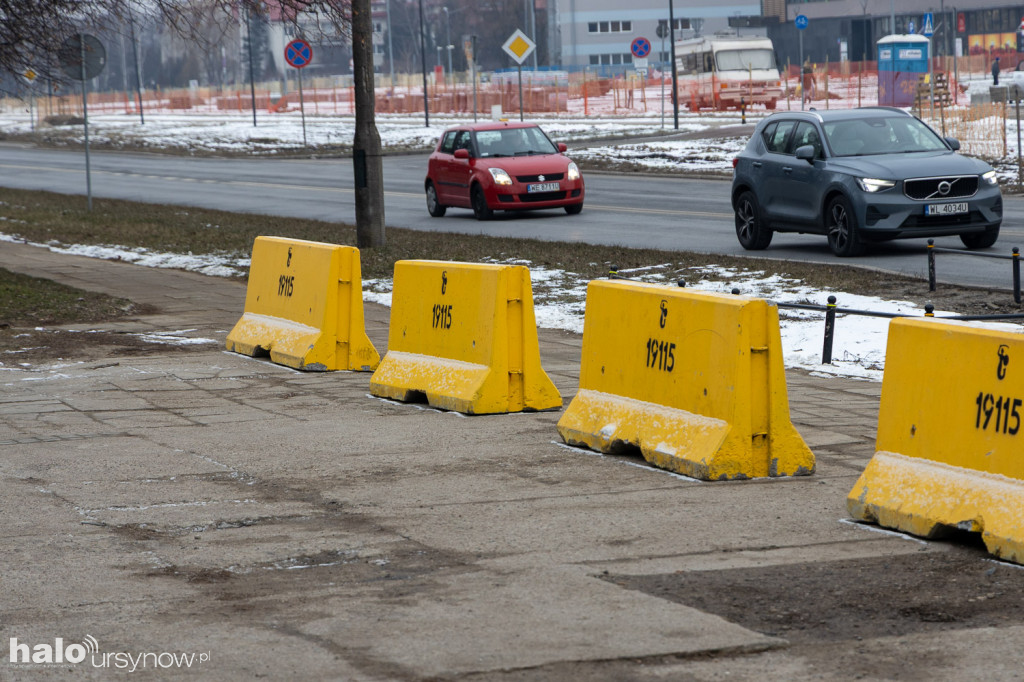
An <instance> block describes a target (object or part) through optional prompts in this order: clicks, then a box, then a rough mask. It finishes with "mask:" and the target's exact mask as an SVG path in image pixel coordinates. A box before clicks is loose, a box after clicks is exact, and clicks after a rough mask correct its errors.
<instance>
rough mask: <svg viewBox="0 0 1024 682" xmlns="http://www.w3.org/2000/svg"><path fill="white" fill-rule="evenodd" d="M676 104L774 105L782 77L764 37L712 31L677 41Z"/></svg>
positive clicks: (720, 106) (702, 106) (714, 106)
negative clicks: (710, 33) (704, 34)
mask: <svg viewBox="0 0 1024 682" xmlns="http://www.w3.org/2000/svg"><path fill="white" fill-rule="evenodd" d="M676 75H677V77H678V79H679V104H680V106H689V107H690V110H691V111H697V110H699V109H705V108H712V109H719V110H724V109H738V108H739V107H740V104H741V103H743V104H745V105H746V106H748V107H749V106H750V105H752V104H763V105H764V106H765V107H766V108H768V109H774V108H775V105H776V103H777V102H778V101H779V99H781V98H782V79H781V76H780V75H779V67H778V66H777V65H776V63H775V46H774V45H772V41H771V40H770V39H769V38H763V37H757V36H750V37H738V36H727V37H721V36H711V37H702V38H689V39H686V40H677V41H676Z"/></svg>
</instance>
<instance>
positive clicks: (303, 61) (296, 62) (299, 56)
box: [284, 38, 313, 69]
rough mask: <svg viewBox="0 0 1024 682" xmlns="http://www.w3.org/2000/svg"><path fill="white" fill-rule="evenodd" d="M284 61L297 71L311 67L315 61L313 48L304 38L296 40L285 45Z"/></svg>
mask: <svg viewBox="0 0 1024 682" xmlns="http://www.w3.org/2000/svg"><path fill="white" fill-rule="evenodd" d="M284 60H285V61H286V62H288V63H289V64H290V65H291V66H294V67H295V68H296V69H301V68H302V67H304V66H309V63H310V62H311V61H313V48H312V47H310V45H309V43H307V42H306V41H305V40H303V39H302V38H296V39H295V40H293V41H292V42H290V43H288V44H287V45H285V47H284Z"/></svg>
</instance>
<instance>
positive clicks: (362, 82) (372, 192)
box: [352, 0, 384, 249]
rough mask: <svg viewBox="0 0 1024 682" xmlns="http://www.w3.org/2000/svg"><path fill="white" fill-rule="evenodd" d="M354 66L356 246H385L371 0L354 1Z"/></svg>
mask: <svg viewBox="0 0 1024 682" xmlns="http://www.w3.org/2000/svg"><path fill="white" fill-rule="evenodd" d="M352 64H353V69H354V76H355V98H356V102H355V106H356V137H355V141H354V143H353V145H352V163H353V165H354V170H355V185H356V245H357V246H358V247H359V248H360V249H364V248H379V247H382V246H384V167H383V161H382V158H381V148H380V133H378V132H377V124H376V122H375V121H374V89H373V86H374V82H373V18H372V16H371V14H370V0H352Z"/></svg>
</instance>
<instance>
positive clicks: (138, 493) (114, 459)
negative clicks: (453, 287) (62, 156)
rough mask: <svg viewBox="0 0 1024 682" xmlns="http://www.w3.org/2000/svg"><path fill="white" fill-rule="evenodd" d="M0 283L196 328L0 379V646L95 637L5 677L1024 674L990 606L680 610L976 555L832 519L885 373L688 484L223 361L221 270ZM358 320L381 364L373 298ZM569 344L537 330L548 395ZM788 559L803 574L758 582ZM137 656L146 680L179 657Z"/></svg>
mask: <svg viewBox="0 0 1024 682" xmlns="http://www.w3.org/2000/svg"><path fill="white" fill-rule="evenodd" d="M0 267H2V268H6V269H9V270H12V271H16V272H21V273H25V274H29V275H34V276H38V277H47V278H50V279H54V280H57V281H59V282H62V283H65V284H69V285H72V286H76V287H80V288H82V289H87V290H92V291H100V292H104V293H108V294H111V295H115V296H121V297H125V298H130V299H131V300H133V301H136V302H138V303H147V304H151V305H153V306H156V308H157V309H159V311H160V312H159V313H158V314H156V315H152V316H147V317H145V318H141V319H138V320H134V321H123V322H118V323H116V324H113V325H105V326H104V328H105V329H118V330H126V331H137V330H154V329H159V330H181V329H189V330H192V331H190V332H189V333H190V334H191V335H194V336H196V337H207V338H215V339H217V344H208V345H205V346H198V347H197V349H196V350H195V351H194V352H188V353H185V352H181V351H177V352H166V353H155V354H151V355H147V356H145V357H118V358H110V359H107V360H104V361H94V362H87V363H65V364H63V365H62V366H53V367H46V368H36V369H32V370H26V371H4V372H0V383H2V386H3V390H2V393H0V490H2V494H0V513H2V518H3V519H4V520H5V523H4V524H3V528H2V530H0V537H2V540H3V544H4V547H5V551H4V552H2V553H0V584H2V586H3V591H2V597H0V632H2V633H3V635H4V636H6V637H8V638H12V637H16V638H17V640H18V642H19V643H28V644H29V646H30V647H32V646H35V645H37V644H43V643H47V644H51V645H52V644H53V643H54V640H55V638H58V637H60V638H63V641H64V644H65V646H67V644H69V643H78V642H81V641H82V640H83V638H85V637H86V636H87V635H88V636H91V637H94V638H95V639H96V640H97V641H98V642H99V649H100V652H101V653H100V654H94V655H91V657H88V658H87V659H86V660H85V661H83V662H82V663H78V664H67V663H65V664H55V665H53V666H46V665H44V664H42V663H17V664H13V663H10V662H9V661H8V652H7V648H6V647H5V646H3V645H2V644H0V651H3V652H4V653H3V658H0V678H2V679H39V678H48V677H58V676H62V675H66V673H67V669H66V668H68V667H70V668H74V669H75V672H76V673H78V674H83V673H84V674H87V675H91V676H94V677H97V678H99V677H106V676H108V675H110V674H111V673H114V672H117V669H116V662H117V661H118V660H124V659H118V658H117V657H116V656H114V653H131V654H132V655H137V654H138V653H142V652H152V653H155V654H159V653H161V652H179V653H180V652H186V653H188V652H192V653H196V654H197V655H198V654H205V655H206V658H205V659H203V660H201V661H200V659H199V658H196V659H195V662H194V664H193V665H192V666H191V668H190V670H191V672H192V674H193V675H196V676H198V677H200V678H207V679H218V680H233V679H238V680H242V679H251V678H253V677H260V676H265V677H268V678H270V679H294V678H298V677H300V676H301V677H304V678H307V679H341V680H362V679H366V680H378V679H381V680H383V679H403V680H404V679H410V680H418V679H503V680H504V679H510V680H511V679H523V680H527V679H529V680H533V679H541V680H563V679H588V680H589V679H608V680H612V679H615V680H619V679H636V680H648V679H651V680H653V679H721V678H724V677H726V676H729V677H730V679H765V678H774V679H780V678H786V679H833V678H852V677H855V676H861V677H867V678H874V679H888V678H890V677H908V678H916V679H925V678H927V679H952V678H957V677H959V678H966V677H977V676H980V674H981V673H982V672H984V673H985V675H986V677H988V678H990V679H1001V678H1002V679H1012V678H1013V676H1014V675H1015V674H1017V673H1019V670H1020V669H1021V666H1022V664H1024V653H1022V651H1021V648H1020V647H1019V646H1011V644H1012V643H1013V642H1019V641H1020V637H1021V635H1022V634H1024V629H1022V628H1021V627H1020V625H1019V622H1020V618H1021V616H1019V615H1016V611H1017V610H1016V609H1011V608H1010V607H1007V608H1006V609H1005V613H1001V612H1000V611H999V610H998V609H997V611H996V612H995V614H994V615H993V616H992V619H990V620H985V619H980V620H979V619H975V620H970V619H968V620H959V621H958V620H953V621H951V622H950V623H947V624H946V625H943V626H942V627H938V628H932V627H931V621H928V620H927V619H926V618H922V619H921V621H922V623H924V624H923V625H921V626H920V627H917V626H914V627H910V626H907V627H906V628H904V629H902V630H901V629H900V626H899V623H902V622H903V621H900V620H898V619H896V616H895V615H894V616H893V618H894V619H896V620H894V621H893V622H895V623H896V625H895V626H894V627H893V629H891V630H889V631H885V632H882V631H875V630H872V629H871V627H870V624H869V623H865V625H864V630H863V633H864V634H863V635H856V636H854V635H850V636H845V635H842V634H835V636H829V637H825V636H821V637H817V636H816V635H814V634H813V633H812V634H811V635H810V636H809V635H808V634H807V633H806V632H803V631H804V630H805V629H806V628H804V627H803V626H800V627H797V626H785V625H784V624H781V625H778V626H772V627H770V628H768V627H760V626H756V627H755V625H753V624H752V621H750V620H747V619H746V616H742V615H741V616H733V615H731V614H733V613H741V614H742V612H743V611H744V610H746V609H745V608H744V604H743V603H740V604H739V605H738V608H739V611H736V612H734V611H727V610H725V606H724V605H726V604H727V603H733V604H734V605H735V601H736V599H737V597H738V593H735V594H733V593H726V592H722V591H720V590H718V591H716V590H710V591H705V594H704V597H706V598H710V605H709V604H708V603H706V601H704V600H703V598H702V599H697V598H696V597H693V596H692V595H691V597H685V596H681V595H684V593H685V590H686V588H687V587H688V586H689V587H693V586H700V585H705V584H707V585H710V584H711V583H710V582H708V581H709V580H712V579H715V580H717V579H719V578H722V577H723V576H743V577H744V579H745V580H746V579H747V578H750V582H751V583H752V587H751V589H754V588H758V587H759V585H760V586H763V589H764V590H766V591H767V594H768V595H769V597H766V599H767V601H750V602H749V607H750V608H749V611H751V612H754V611H759V612H763V613H762V614H761V615H765V614H767V613H769V612H770V613H775V612H776V611H777V612H779V613H782V614H783V615H785V614H786V613H790V612H793V613H795V612H796V611H799V610H800V608H799V605H800V604H801V603H805V604H807V605H808V606H807V608H808V609H809V611H810V612H813V611H814V603H815V602H816V601H817V600H818V599H819V596H818V594H817V591H818V590H820V591H822V593H824V591H826V590H832V589H834V588H835V587H836V586H837V585H838V584H839V583H840V582H842V579H841V578H839V577H837V576H842V575H847V574H846V573H844V571H846V570H847V569H849V568H850V567H851V566H857V567H864V566H876V565H877V566H879V567H883V566H888V565H889V562H893V561H896V562H899V561H904V560H906V561H911V562H912V561H914V560H915V559H914V558H915V557H926V556H927V557H940V558H941V557H944V556H946V555H957V556H959V557H960V558H961V559H962V560H970V561H974V560H977V561H978V562H981V561H984V560H985V557H984V555H983V553H980V552H977V550H976V549H972V548H963V547H961V546H956V545H949V544H941V543H923V542H920V541H916V540H913V539H908V538H906V537H903V536H899V535H896V534H886V533H881V532H872V530H871V529H869V528H865V527H862V526H858V525H854V524H850V523H847V522H844V520H845V518H846V510H845V497H846V494H847V492H848V491H849V490H850V488H851V487H852V486H853V483H854V481H855V480H856V477H857V476H858V475H859V473H860V471H861V470H862V469H863V467H864V466H865V465H866V463H867V461H868V459H869V458H870V456H871V454H872V453H873V449H874V448H873V445H874V429H875V423H876V418H877V409H878V399H879V392H880V385H879V384H876V383H869V382H861V381H850V380H842V379H830V378H823V377H817V376H811V375H809V374H808V373H806V372H790V373H788V377H787V378H788V382H789V399H790V404H791V410H792V419H793V422H794V423H795V425H796V426H797V428H798V429H799V430H800V432H801V434H802V435H803V436H804V438H805V440H806V441H807V443H808V444H809V445H810V446H811V448H812V449H813V450H814V452H815V455H816V456H817V461H818V470H817V472H816V473H815V475H814V476H811V477H801V478H796V479H773V480H763V479H762V480H753V481H738V482H725V483H700V482H694V481H692V480H688V479H684V478H681V477H678V476H675V475H672V474H670V473H668V472H663V471H659V470H655V469H651V468H649V467H646V466H644V465H643V463H642V461H640V460H637V459H631V458H622V457H611V456H601V455H597V454H595V453H588V452H586V451H581V450H576V449H571V448H566V447H564V446H563V445H561V443H560V439H559V436H558V432H557V430H556V429H555V424H556V422H557V420H558V417H559V415H560V411H555V412H544V413H534V414H517V415H500V416H479V417H471V418H467V417H464V416H462V415H459V414H456V413H445V412H439V411H436V410H433V409H430V408H426V407H425V406H422V405H406V404H398V403H393V402H390V401H384V400H379V399H376V398H373V397H371V396H369V395H368V383H369V374H367V373H348V372H341V373H324V374H306V373H301V372H296V371H293V370H290V369H288V368H284V367H280V366H276V365H273V364H269V363H267V362H264V361H261V360H254V359H250V358H246V357H243V356H240V355H236V354H231V353H227V352H225V351H223V339H224V336H225V334H226V333H227V331H228V330H229V329H230V328H231V326H232V325H233V324H234V322H235V321H236V320H237V319H238V317H239V316H240V315H241V312H242V306H243V301H244V296H245V290H244V286H242V285H240V284H238V283H235V282H229V281H225V280H221V279H214V278H209V277H204V276H201V275H194V274H190V273H184V272H180V271H173V270H155V269H150V268H142V267H137V266H132V265H127V264H124V263H116V262H107V261H99V260H94V259H86V258H79V257H71V256H62V255H55V254H52V253H49V252H48V251H46V250H44V249H39V248H34V247H29V246H23V245H16V244H11V243H0ZM366 320H367V332H368V334H369V336H370V338H371V339H372V340H373V342H374V344H375V345H376V347H377V349H378V350H379V351H380V352H381V354H382V355H383V352H384V350H385V349H386V345H387V344H386V341H387V324H388V309H387V308H384V307H381V306H377V305H372V304H371V305H367V306H366ZM580 348H581V339H580V338H579V337H578V336H576V335H573V334H568V333H563V332H557V331H551V330H541V331H540V349H541V358H542V361H543V365H544V367H545V369H546V370H547V372H548V374H549V375H550V376H551V377H552V379H553V380H554V381H555V383H556V385H557V386H558V388H559V390H560V391H561V392H562V395H563V397H564V398H565V403H566V404H568V402H569V400H570V399H571V396H572V395H573V393H574V392H575V390H576V384H577V380H578V371H579V359H580ZM965 555H966V556H967V559H963V557H964V556H965ZM865 562H866V563H865ZM872 562H874V563H872ZM911 565H913V564H911ZM787 567H788V568H791V569H794V570H796V572H797V573H798V574H806V575H811V576H818V577H819V578H820V581H819V583H817V584H816V585H815V584H812V587H808V586H807V584H801V585H800V586H799V587H798V586H797V585H796V583H794V582H789V583H787V582H786V580H792V579H786V580H783V581H782V582H781V583H775V584H773V583H772V582H771V581H772V580H778V578H777V577H776V578H772V577H771V576H777V575H779V571H780V570H782V569H786V568H787ZM858 570H860V569H858ZM993 570H995V569H993ZM998 570H999V571H1000V573H999V574H998V575H1000V576H1001V575H1003V573H1004V572H1008V571H1013V570H1016V569H1009V568H1004V567H1003V566H1002V565H999V566H998ZM783 573H785V571H783ZM1018 573H1021V574H1022V576H1024V571H1018ZM860 575H862V576H863V579H864V580H865V581H868V582H871V581H876V582H877V583H878V584H880V585H882V586H883V588H882V589H881V593H880V594H877V595H874V596H873V597H871V599H872V601H873V603H874V602H878V603H877V604H876V605H875V606H876V608H877V609H878V611H877V612H878V613H882V614H883V615H884V614H885V608H886V603H887V602H889V601H890V600H891V599H893V598H894V596H893V595H887V594H885V592H884V585H885V584H886V576H885V570H884V569H882V568H878V569H877V570H874V569H869V570H866V571H863V572H862V573H861V574H860ZM829 576H832V577H829ZM1012 578H1013V577H1012V576H1011V579H1012ZM928 579H929V578H928V577H926V576H924V577H922V578H921V580H922V581H925V580H928ZM931 579H932V580H939V578H937V577H935V576H932V578H931ZM872 584H875V583H872ZM1013 584H1014V585H1016V583H1013ZM655 585H662V586H663V588H664V589H661V588H656V587H655ZM664 586H668V587H664ZM1014 589H1016V588H1014ZM662 592H664V593H662ZM776 597H777V598H778V601H777V602H776V601H775V598H776ZM740 598H741V599H742V597H740ZM759 599H760V598H759ZM865 599H867V597H865ZM794 600H795V601H794ZM719 601H720V602H721V604H722V605H723V606H722V608H721V609H720V608H719V607H718V605H716V602H719ZM786 605H789V606H786ZM858 606H864V605H863V604H860V605H858ZM844 608H846V607H844ZM787 609H789V610H788V611H787ZM849 609H850V610H849V619H852V620H853V621H856V619H857V618H861V619H862V620H869V619H864V617H863V615H860V616H858V612H857V609H856V608H853V607H852V606H851V607H849ZM790 615H791V620H792V618H795V616H793V615H792V613H790ZM820 615H821V618H822V622H823V623H824V622H825V619H826V618H837V619H845V618H846V612H845V611H843V612H841V613H839V612H837V613H833V614H820ZM999 615H1002V616H1004V618H1003V619H1002V620H1001V621H1000V620H999V619H998V618H996V616H999ZM772 617H774V616H772ZM815 622H816V621H815ZM780 623H783V621H781V620H780ZM993 623H995V625H993ZM847 625H848V626H849V627H853V628H856V627H859V625H858V624H857V623H856V622H854V623H852V624H850V623H848V624H847ZM844 632H846V631H845V630H844ZM833 634H834V633H833ZM808 637H810V638H808ZM2 641H4V640H3V637H0V642H2ZM104 653H105V654H108V655H107V656H104V655H102V654H104ZM939 654H941V655H939ZM144 660H147V661H148V662H149V664H148V666H145V667H146V670H147V672H148V673H149V676H150V677H151V678H153V679H165V678H168V677H172V676H174V675H177V674H182V673H184V672H185V671H184V669H183V668H185V667H187V666H184V665H177V664H176V665H174V666H166V667H161V666H160V661H161V660H163V661H164V662H166V661H168V660H170V659H167V658H164V659H159V658H158V657H156V656H153V657H150V658H149V659H144ZM139 667H140V668H142V667H143V666H141V665H140V666H139Z"/></svg>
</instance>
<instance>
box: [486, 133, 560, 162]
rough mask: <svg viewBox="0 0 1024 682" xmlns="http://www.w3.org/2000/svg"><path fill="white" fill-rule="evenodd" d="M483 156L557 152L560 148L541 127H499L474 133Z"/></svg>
mask: <svg viewBox="0 0 1024 682" xmlns="http://www.w3.org/2000/svg"><path fill="white" fill-rule="evenodd" d="M474 136H475V137H476V148H477V151H478V152H479V154H480V156H481V157H496V156H529V155H532V154H557V153H558V148H557V147H555V145H554V144H552V142H551V140H549V139H548V136H547V135H545V134H544V131H542V130H541V129H540V128H537V127H533V128H499V129H497V130H478V131H476V132H475V133H474Z"/></svg>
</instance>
